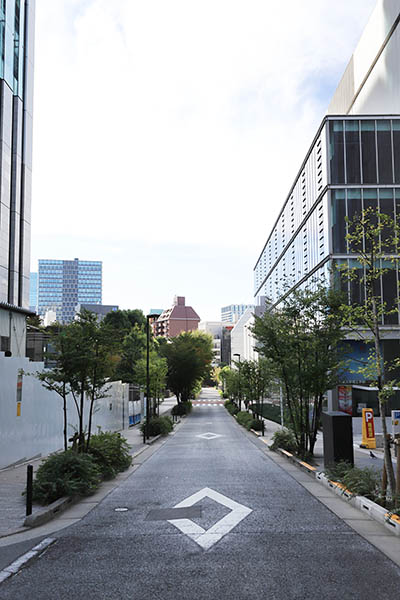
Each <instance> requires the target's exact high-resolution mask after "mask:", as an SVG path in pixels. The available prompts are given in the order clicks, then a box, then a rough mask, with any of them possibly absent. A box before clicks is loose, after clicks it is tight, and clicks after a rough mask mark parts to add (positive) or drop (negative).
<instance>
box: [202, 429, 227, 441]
mask: <svg viewBox="0 0 400 600" xmlns="http://www.w3.org/2000/svg"><path fill="white" fill-rule="evenodd" d="M196 437H198V438H203V439H204V440H215V438H219V437H224V436H223V435H221V434H220V433H211V432H210V431H208V432H207V433H200V434H199V435H196Z"/></svg>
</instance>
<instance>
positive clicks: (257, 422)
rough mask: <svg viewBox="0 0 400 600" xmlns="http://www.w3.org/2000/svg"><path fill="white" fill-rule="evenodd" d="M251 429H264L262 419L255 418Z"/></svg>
mask: <svg viewBox="0 0 400 600" xmlns="http://www.w3.org/2000/svg"><path fill="white" fill-rule="evenodd" d="M250 429H254V431H262V420H261V419H253V421H252V423H251V428H250Z"/></svg>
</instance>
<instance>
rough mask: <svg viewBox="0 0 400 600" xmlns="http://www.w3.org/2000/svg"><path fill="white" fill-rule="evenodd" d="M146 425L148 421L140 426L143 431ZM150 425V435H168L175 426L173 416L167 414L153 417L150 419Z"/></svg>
mask: <svg viewBox="0 0 400 600" xmlns="http://www.w3.org/2000/svg"><path fill="white" fill-rule="evenodd" d="M145 427H146V423H142V424H141V426H140V430H141V432H142V433H143V430H144V428H145ZM148 427H149V430H148V433H149V435H150V436H155V435H167V434H168V433H169V432H170V431H172V430H173V428H174V426H173V424H172V419H171V417H167V416H163V417H153V418H152V419H150V421H149V424H148Z"/></svg>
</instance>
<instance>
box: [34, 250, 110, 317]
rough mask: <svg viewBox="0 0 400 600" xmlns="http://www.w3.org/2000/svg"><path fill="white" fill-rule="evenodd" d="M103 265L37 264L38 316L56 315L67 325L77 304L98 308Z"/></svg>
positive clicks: (81, 262)
mask: <svg viewBox="0 0 400 600" xmlns="http://www.w3.org/2000/svg"><path fill="white" fill-rule="evenodd" d="M101 298H102V262H101V261H93V260H92V261H91V260H79V259H78V258H75V259H74V260H42V259H41V260H39V281H38V312H39V314H40V315H41V316H43V317H44V315H45V313H46V311H48V310H52V311H55V313H56V318H57V321H59V322H60V323H69V322H70V321H72V320H73V318H74V316H75V308H76V306H77V305H78V304H101Z"/></svg>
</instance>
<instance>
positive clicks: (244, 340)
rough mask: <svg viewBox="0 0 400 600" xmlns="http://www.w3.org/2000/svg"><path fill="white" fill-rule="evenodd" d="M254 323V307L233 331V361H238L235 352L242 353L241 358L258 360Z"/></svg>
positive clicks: (244, 314) (244, 315)
mask: <svg viewBox="0 0 400 600" xmlns="http://www.w3.org/2000/svg"><path fill="white" fill-rule="evenodd" d="M253 325H254V307H251V308H248V309H247V310H246V311H245V312H244V313H243V315H242V316H241V317H240V319H239V321H238V322H237V323H236V325H235V327H234V328H233V329H232V332H231V363H233V362H234V361H237V360H238V358H237V356H235V354H239V355H240V360H241V361H243V360H258V354H257V352H256V351H255V339H254V337H253V334H252V332H251V328H252V326H253Z"/></svg>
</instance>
